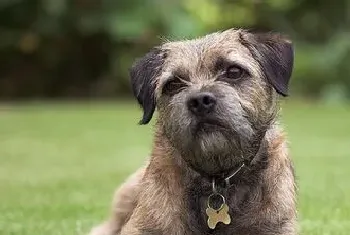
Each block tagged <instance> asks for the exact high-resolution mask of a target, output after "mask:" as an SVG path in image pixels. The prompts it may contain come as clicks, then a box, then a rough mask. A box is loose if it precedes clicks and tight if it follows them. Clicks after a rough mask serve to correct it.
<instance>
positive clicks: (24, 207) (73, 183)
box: [0, 102, 350, 235]
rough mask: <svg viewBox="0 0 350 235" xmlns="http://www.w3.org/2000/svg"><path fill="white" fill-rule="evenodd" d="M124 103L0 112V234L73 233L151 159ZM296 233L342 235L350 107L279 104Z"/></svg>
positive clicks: (349, 167) (346, 228)
mask: <svg viewBox="0 0 350 235" xmlns="http://www.w3.org/2000/svg"><path fill="white" fill-rule="evenodd" d="M140 115H141V113H140V111H139V109H138V108H137V107H136V106H135V105H133V104H127V103H124V104H120V103H91V104H87V103H85V104H84V103H75V104H51V103H47V104H43V103H41V104H40V103H38V104H27V105H23V104H22V105H15V106H14V105H5V104H2V105H0V234H1V235H11V234H16V235H17V234H18V235H41V234H43V235H44V234H45V235H56V234H57V235H59V234H64V235H70V234H71V235H73V234H74V235H80V234H84V232H86V231H87V230H89V228H90V227H91V226H92V225H93V224H96V223H98V222H100V221H101V220H103V219H104V218H105V216H106V215H107V212H108V209H109V203H110V199H111V196H112V193H113V191H114V189H115V187H116V186H118V185H119V184H120V183H121V182H122V181H123V180H124V179H125V177H126V176H127V175H128V174H130V173H131V172H133V171H134V170H135V169H136V168H138V167H139V166H140V165H141V164H142V163H143V161H144V160H145V159H146V157H147V154H148V153H149V152H150V148H151V141H152V127H151V126H138V125H136V123H137V121H138V118H139V117H140ZM282 117H283V121H282V123H283V125H284V126H285V127H286V130H287V132H288V136H289V140H290V146H291V152H292V156H293V159H294V162H295V165H296V172H297V176H298V184H299V217H300V225H301V228H302V234H305V235H313V234H332V235H338V234H339V235H345V234H350V182H349V178H350V106H348V107H347V106H321V105H312V104H304V103H301V102H291V103H287V104H285V105H284V107H283V116H282Z"/></svg>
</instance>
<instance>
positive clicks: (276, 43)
mask: <svg viewBox="0 0 350 235" xmlns="http://www.w3.org/2000/svg"><path fill="white" fill-rule="evenodd" d="M240 38H241V42H242V44H243V45H245V46H246V47H247V48H248V49H249V50H250V52H251V53H252V55H253V56H254V57H255V59H256V60H257V61H258V63H259V64H260V66H261V68H262V70H263V72H264V73H265V76H266V78H267V80H268V81H269V82H270V83H271V85H272V86H273V87H274V88H275V90H276V91H277V92H278V93H279V94H281V95H282V96H287V95H288V85H289V80H290V77H291V75H292V70H293V63H294V50H293V45H292V43H291V41H289V40H288V39H286V38H285V37H284V36H283V35H281V34H277V33H251V32H243V33H241V34H240Z"/></svg>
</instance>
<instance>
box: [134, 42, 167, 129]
mask: <svg viewBox="0 0 350 235" xmlns="http://www.w3.org/2000/svg"><path fill="white" fill-rule="evenodd" d="M165 58H166V53H165V51H163V50H162V49H161V48H153V49H152V50H151V51H150V52H148V53H147V54H146V55H145V56H144V57H142V58H140V59H138V60H136V61H135V62H134V64H133V65H132V67H131V69H130V70H129V72H130V77H131V86H132V90H133V93H134V96H135V97H136V98H137V101H138V102H139V104H140V105H141V107H142V108H143V118H142V120H141V121H140V124H142V125H144V124H147V123H149V122H150V121H151V119H152V116H153V113H154V111H155V109H156V98H155V94H154V92H155V88H156V81H155V79H156V78H157V77H158V76H159V75H160V74H161V72H162V68H163V64H164V61H165Z"/></svg>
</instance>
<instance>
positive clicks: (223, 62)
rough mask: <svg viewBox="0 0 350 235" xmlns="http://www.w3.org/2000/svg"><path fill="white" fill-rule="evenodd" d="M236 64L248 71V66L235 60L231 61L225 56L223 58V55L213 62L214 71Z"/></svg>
mask: <svg viewBox="0 0 350 235" xmlns="http://www.w3.org/2000/svg"><path fill="white" fill-rule="evenodd" d="M233 65H235V66H238V67H241V68H242V69H244V70H246V71H247V72H250V71H249V68H248V67H247V66H244V65H243V64H242V63H239V62H236V61H232V60H229V59H227V58H224V57H221V56H220V57H218V59H217V60H216V62H215V65H214V66H215V67H214V69H215V71H219V70H221V69H225V68H228V67H229V66H233Z"/></svg>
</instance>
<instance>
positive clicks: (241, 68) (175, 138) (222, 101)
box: [130, 29, 293, 174]
mask: <svg viewBox="0 0 350 235" xmlns="http://www.w3.org/2000/svg"><path fill="white" fill-rule="evenodd" d="M292 68H293V48H292V44H291V42H289V41H288V40H286V39H285V38H283V37H282V36H280V35H277V34H271V33H267V34H254V33H250V32H248V31H245V30H233V29H230V30H227V31H224V32H219V33H213V34H210V35H207V36H205V37H203V38H199V39H195V40H188V41H178V42H168V43H165V44H163V45H161V46H159V47H157V48H154V49H153V50H152V51H150V52H149V53H148V54H146V55H145V56H144V57H143V58H141V59H139V60H138V61H136V62H135V64H134V65H133V67H132V68H131V70H130V75H131V81H132V87H133V91H134V94H135V96H136V98H137V100H138V102H139V103H140V105H141V106H142V107H143V110H144V115H143V118H142V120H141V124H146V123H148V122H149V121H150V120H151V118H152V115H153V113H154V111H155V110H156V109H157V110H158V111H159V118H158V123H159V125H160V127H161V128H162V130H163V133H164V135H165V136H166V137H167V138H168V139H169V140H170V142H171V143H172V144H173V146H174V147H175V148H176V149H177V150H178V151H179V152H180V153H181V155H182V156H183V157H184V158H185V160H186V161H187V162H189V163H190V164H191V165H192V166H194V167H196V168H197V169H201V170H202V171H204V172H206V173H208V174H217V173H220V172H222V171H225V170H227V169H230V168H231V167H233V165H234V164H236V163H237V162H238V161H240V160H241V158H245V157H246V156H248V155H251V153H252V152H254V150H253V149H252V143H253V142H254V141H255V140H256V138H258V136H259V133H261V132H264V131H266V129H268V128H269V126H271V124H272V123H273V121H274V120H275V116H276V113H277V111H278V110H277V109H278V107H277V100H278V99H277V98H278V95H282V96H286V95H287V92H288V83H289V79H290V76H291V73H292Z"/></svg>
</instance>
